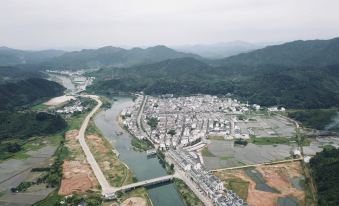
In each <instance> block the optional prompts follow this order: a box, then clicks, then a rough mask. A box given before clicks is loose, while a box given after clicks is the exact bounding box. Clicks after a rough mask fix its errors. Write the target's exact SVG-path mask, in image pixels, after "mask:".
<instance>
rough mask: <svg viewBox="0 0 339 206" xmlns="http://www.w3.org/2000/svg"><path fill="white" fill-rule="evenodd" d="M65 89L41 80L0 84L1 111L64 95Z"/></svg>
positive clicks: (54, 83) (34, 79)
mask: <svg viewBox="0 0 339 206" xmlns="http://www.w3.org/2000/svg"><path fill="white" fill-rule="evenodd" d="M64 90H65V88H64V87H63V86H61V85H60V84H58V83H56V82H52V81H48V80H45V79H41V78H29V79H25V80H20V81H17V82H10V83H5V84H0V111H4V110H13V109H15V108H19V107H24V106H27V105H32V104H34V103H37V102H42V101H46V100H47V99H48V98H51V97H55V96H58V95H62V94H63V91H64Z"/></svg>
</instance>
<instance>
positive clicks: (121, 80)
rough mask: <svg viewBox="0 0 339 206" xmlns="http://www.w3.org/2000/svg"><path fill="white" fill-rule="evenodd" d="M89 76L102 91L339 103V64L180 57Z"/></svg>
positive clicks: (93, 88)
mask: <svg viewBox="0 0 339 206" xmlns="http://www.w3.org/2000/svg"><path fill="white" fill-rule="evenodd" d="M251 69H253V70H254V71H255V72H251ZM90 75H94V76H96V77H97V80H96V81H95V83H94V85H93V86H91V87H90V88H89V89H90V90H91V91H95V92H98V93H102V94H113V93H118V92H138V91H144V92H146V93H147V94H168V93H173V94H177V95H190V94H197V93H204V94H213V95H225V94H227V93H232V94H234V95H235V96H236V97H237V98H240V99H242V100H245V101H247V100H248V101H249V102H250V103H257V104H261V105H264V106H271V105H282V106H285V107H288V108H308V109H310V108H330V107H333V106H339V65H333V66H324V67H298V68H290V67H286V66H274V67H272V66H271V65H265V66H261V67H253V68H247V67H242V68H241V69H240V70H238V69H236V68H234V67H211V66H209V65H207V64H205V63H202V62H200V61H198V60H196V59H193V58H182V59H172V60H166V61H163V62H159V63H154V64H150V65H142V66H134V67H130V68H114V69H112V68H106V69H101V70H100V71H98V72H95V73H93V74H90Z"/></svg>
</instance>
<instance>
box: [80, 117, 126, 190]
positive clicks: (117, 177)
mask: <svg viewBox="0 0 339 206" xmlns="http://www.w3.org/2000/svg"><path fill="white" fill-rule="evenodd" d="M92 124H93V123H92ZM99 135H100V134H93V133H92V134H88V135H86V142H87V144H88V146H89V148H90V150H91V151H92V153H93V155H94V157H95V159H96V161H97V162H98V164H99V166H100V168H101V169H102V171H103V173H104V175H105V177H106V178H107V180H108V181H109V182H110V184H111V185H112V186H115V187H120V186H122V185H125V184H130V183H132V182H133V180H132V177H133V175H132V173H131V171H130V170H129V169H128V168H127V167H126V166H125V165H124V164H123V163H122V162H121V161H120V160H119V159H118V157H117V156H116V155H115V154H114V152H113V151H112V146H111V145H110V143H109V142H107V141H105V140H104V139H103V138H104V137H102V136H101V135H100V136H99Z"/></svg>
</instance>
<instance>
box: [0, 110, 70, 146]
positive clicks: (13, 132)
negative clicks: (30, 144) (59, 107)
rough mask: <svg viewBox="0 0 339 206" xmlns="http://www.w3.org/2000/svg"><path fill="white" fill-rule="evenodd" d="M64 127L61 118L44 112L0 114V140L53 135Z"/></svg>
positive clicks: (63, 121)
mask: <svg viewBox="0 0 339 206" xmlns="http://www.w3.org/2000/svg"><path fill="white" fill-rule="evenodd" d="M66 126H67V123H66V122H65V120H64V119H63V118H62V117H60V116H58V115H53V114H48V113H45V112H40V113H35V112H1V113H0V140H2V139H6V138H28V137H32V136H40V135H46V134H53V133H56V132H59V131H61V130H63V129H64V128H66Z"/></svg>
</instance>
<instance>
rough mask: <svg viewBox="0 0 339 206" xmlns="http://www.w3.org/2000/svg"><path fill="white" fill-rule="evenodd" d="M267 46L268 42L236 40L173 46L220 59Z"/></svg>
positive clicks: (180, 49) (184, 50)
mask: <svg viewBox="0 0 339 206" xmlns="http://www.w3.org/2000/svg"><path fill="white" fill-rule="evenodd" d="M265 46H267V44H252V43H248V42H244V41H234V42H227V43H216V44H196V45H181V46H175V47H173V48H174V49H176V50H178V51H182V52H189V53H193V54H197V55H200V56H202V57H205V58H212V59H218V58H225V57H229V56H233V55H237V54H240V53H246V52H249V51H253V50H256V49H261V48H263V47H265Z"/></svg>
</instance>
